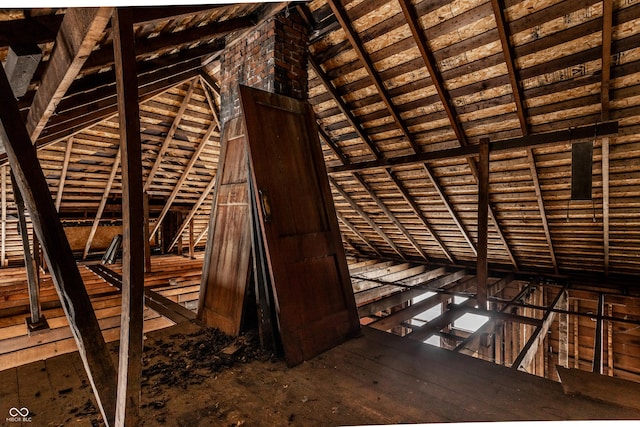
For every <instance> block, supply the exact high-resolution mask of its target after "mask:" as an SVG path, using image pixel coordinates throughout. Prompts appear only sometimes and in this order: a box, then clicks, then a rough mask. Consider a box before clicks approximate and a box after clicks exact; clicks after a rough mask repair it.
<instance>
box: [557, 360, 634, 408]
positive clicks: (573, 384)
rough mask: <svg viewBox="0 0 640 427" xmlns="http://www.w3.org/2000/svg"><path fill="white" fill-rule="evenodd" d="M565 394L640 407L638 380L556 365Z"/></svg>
mask: <svg viewBox="0 0 640 427" xmlns="http://www.w3.org/2000/svg"><path fill="white" fill-rule="evenodd" d="M556 369H557V370H558V375H559V376H560V382H561V383H562V390H563V391H564V393H565V394H569V395H579V396H587V397H590V398H592V399H596V400H599V401H603V402H608V403H611V404H613V405H622V406H625V407H629V408H634V409H640V402H639V401H638V394H639V393H640V385H639V384H638V383H637V382H633V381H627V380H623V379H620V378H613V377H608V376H604V375H600V374H597V373H593V372H586V371H583V370H579V369H566V368H563V367H562V366H556Z"/></svg>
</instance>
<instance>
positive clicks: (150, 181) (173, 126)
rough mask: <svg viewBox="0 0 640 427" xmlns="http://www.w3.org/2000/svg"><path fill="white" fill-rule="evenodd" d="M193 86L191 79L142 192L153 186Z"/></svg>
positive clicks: (185, 108)
mask: <svg viewBox="0 0 640 427" xmlns="http://www.w3.org/2000/svg"><path fill="white" fill-rule="evenodd" d="M195 84H196V80H195V79H192V80H191V82H190V83H189V88H188V89H187V93H186V95H185V96H184V98H183V99H182V103H181V104H180V108H179V109H178V112H177V113H176V117H175V118H174V119H173V122H172V123H171V127H170V128H169V131H168V132H167V135H166V136H165V138H164V141H163V142H162V144H161V145H160V150H159V151H158V154H157V155H156V161H155V162H154V163H153V166H152V167H151V171H149V175H147V180H146V181H145V183H144V188H143V189H144V191H149V188H150V187H151V184H153V178H154V177H155V175H156V172H158V168H160V164H162V160H163V158H164V155H165V154H166V152H167V150H168V149H169V144H171V142H172V141H173V137H174V135H175V133H176V130H178V125H179V124H180V120H181V119H182V116H183V115H184V112H185V111H186V110H187V107H189V100H190V99H191V95H193V90H194V89H195ZM154 233H155V232H154ZM154 233H151V234H152V235H153V234H154Z"/></svg>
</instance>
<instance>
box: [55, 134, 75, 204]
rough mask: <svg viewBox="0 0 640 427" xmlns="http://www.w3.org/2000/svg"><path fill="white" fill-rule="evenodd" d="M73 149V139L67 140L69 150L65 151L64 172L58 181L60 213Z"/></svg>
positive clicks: (57, 200) (57, 202)
mask: <svg viewBox="0 0 640 427" xmlns="http://www.w3.org/2000/svg"><path fill="white" fill-rule="evenodd" d="M72 147H73V137H70V138H69V139H68V140H67V148H66V149H65V151H64V160H62V170H61V171H60V179H59V180H58V191H57V192H56V210H57V211H58V212H60V203H62V195H63V194H64V182H65V180H66V179H67V170H68V169H69V160H70V159H71V149H72Z"/></svg>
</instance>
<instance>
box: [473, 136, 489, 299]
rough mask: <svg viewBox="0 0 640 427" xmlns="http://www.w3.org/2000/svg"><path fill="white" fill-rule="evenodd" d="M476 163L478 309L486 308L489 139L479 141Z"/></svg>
mask: <svg viewBox="0 0 640 427" xmlns="http://www.w3.org/2000/svg"><path fill="white" fill-rule="evenodd" d="M479 154H480V158H479V162H478V257H477V267H476V276H477V298H478V307H480V308H481V309H486V308H487V279H488V277H489V264H488V260H487V244H488V237H489V139H488V138H482V139H481V140H480V149H479Z"/></svg>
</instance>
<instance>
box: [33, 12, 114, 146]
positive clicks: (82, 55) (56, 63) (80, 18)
mask: <svg viewBox="0 0 640 427" xmlns="http://www.w3.org/2000/svg"><path fill="white" fill-rule="evenodd" d="M112 11H113V8H109V7H103V8H70V9H68V10H67V12H66V13H65V15H64V18H63V20H62V23H61V25H60V29H59V30H58V35H57V37H56V43H55V45H54V49H53V51H52V52H51V58H50V59H49V63H48V65H47V70H46V71H45V73H44V75H43V76H42V81H41V83H40V87H39V89H38V91H37V92H36V95H35V98H34V99H33V102H32V103H31V108H30V110H29V115H28V116H27V131H28V132H29V135H30V136H31V140H32V141H35V140H37V139H38V136H40V132H42V129H44V127H45V125H46V124H47V122H48V121H49V118H50V117H51V116H52V115H53V113H54V112H55V110H56V106H57V104H58V102H59V101H60V99H61V98H62V97H63V96H64V94H65V93H66V92H67V89H68V88H69V86H70V85H71V83H72V82H73V80H74V79H75V78H76V76H77V75H78V73H79V72H80V69H81V68H82V66H83V65H84V63H85V61H86V60H87V57H88V56H89V54H90V53H91V51H92V50H93V48H94V47H95V45H96V43H97V42H98V41H99V39H100V37H101V36H102V33H103V31H104V29H105V28H106V26H107V24H108V23H109V19H110V18H111V13H112Z"/></svg>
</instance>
